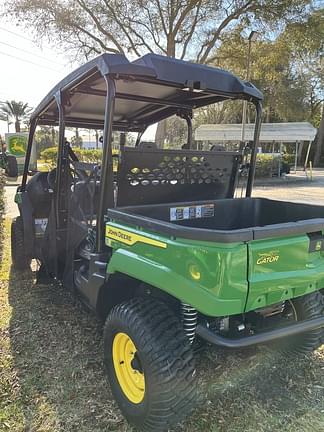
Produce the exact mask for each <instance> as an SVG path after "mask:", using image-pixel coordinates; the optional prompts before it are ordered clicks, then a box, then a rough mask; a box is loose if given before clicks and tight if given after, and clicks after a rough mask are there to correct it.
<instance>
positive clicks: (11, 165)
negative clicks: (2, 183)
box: [5, 155, 18, 177]
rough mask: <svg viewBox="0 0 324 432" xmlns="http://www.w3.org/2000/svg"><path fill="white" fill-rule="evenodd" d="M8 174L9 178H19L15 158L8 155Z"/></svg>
mask: <svg viewBox="0 0 324 432" xmlns="http://www.w3.org/2000/svg"><path fill="white" fill-rule="evenodd" d="M6 158H7V163H6V169H5V171H6V174H7V176H8V177H18V164H17V159H16V158H15V156H12V155H7V156H6Z"/></svg>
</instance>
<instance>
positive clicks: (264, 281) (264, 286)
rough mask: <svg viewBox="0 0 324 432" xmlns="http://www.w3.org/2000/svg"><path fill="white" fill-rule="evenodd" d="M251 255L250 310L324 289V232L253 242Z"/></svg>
mask: <svg viewBox="0 0 324 432" xmlns="http://www.w3.org/2000/svg"><path fill="white" fill-rule="evenodd" d="M248 256H249V265H248V281H249V292H248V298H247V304H246V311H250V310H254V309H257V308H261V307H264V306H267V305H270V304H274V303H278V302H280V301H282V300H287V299H289V298H293V297H298V296H301V295H304V294H307V293H309V292H312V291H316V290H317V289H320V288H323V287H324V236H323V233H312V234H302V235H298V236H294V237H285V238H273V239H263V240H253V241H251V242H249V244H248Z"/></svg>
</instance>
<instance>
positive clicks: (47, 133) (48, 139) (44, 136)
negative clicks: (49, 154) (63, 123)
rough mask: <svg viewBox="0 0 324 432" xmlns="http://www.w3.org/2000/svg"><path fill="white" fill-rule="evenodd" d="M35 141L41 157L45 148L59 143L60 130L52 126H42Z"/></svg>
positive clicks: (38, 129) (38, 154)
mask: <svg viewBox="0 0 324 432" xmlns="http://www.w3.org/2000/svg"><path fill="white" fill-rule="evenodd" d="M34 141H35V144H36V149H37V157H39V156H40V154H41V152H42V151H43V150H45V149H47V148H50V147H55V146H57V145H58V131H57V130H55V128H54V127H52V126H41V127H39V128H37V130H36V133H35V137H34Z"/></svg>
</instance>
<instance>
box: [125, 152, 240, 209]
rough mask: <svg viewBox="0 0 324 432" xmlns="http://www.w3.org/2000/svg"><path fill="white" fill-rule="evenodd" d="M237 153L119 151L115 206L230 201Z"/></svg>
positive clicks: (234, 183) (235, 178)
mask: <svg viewBox="0 0 324 432" xmlns="http://www.w3.org/2000/svg"><path fill="white" fill-rule="evenodd" d="M241 160H242V156H241V154H240V153H238V152H220V151H219V152H210V151H198V150H187V149H186V150H184V149H181V150H164V149H158V148H141V147H122V148H121V157H120V164H119V167H118V174H117V181H118V195H117V206H129V205H141V204H158V203H161V204H162V203H167V202H185V201H198V200H214V199H220V198H231V197H233V195H234V190H235V186H236V181H237V173H238V168H239V164H240V163H241Z"/></svg>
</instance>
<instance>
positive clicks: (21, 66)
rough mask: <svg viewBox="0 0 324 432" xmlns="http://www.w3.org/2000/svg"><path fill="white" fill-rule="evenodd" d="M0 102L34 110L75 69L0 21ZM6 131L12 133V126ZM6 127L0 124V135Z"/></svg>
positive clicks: (47, 47) (56, 55) (11, 26)
mask: <svg viewBox="0 0 324 432" xmlns="http://www.w3.org/2000/svg"><path fill="white" fill-rule="evenodd" d="M0 62H1V63H0V64H1V66H0V101H1V102H3V101H6V100H13V99H14V100H17V101H23V102H27V103H28V104H29V105H30V106H31V107H36V106H37V105H38V103H39V102H40V101H41V100H42V99H43V97H45V96H46V94H47V93H48V92H49V91H50V90H51V88H52V87H54V85H56V84H57V83H58V82H59V81H60V80H61V79H63V78H64V77H65V76H66V75H67V74H68V73H69V72H71V71H72V70H73V69H75V68H76V67H77V65H76V64H74V65H71V63H70V60H69V59H68V58H67V57H64V56H63V55H60V54H59V53H58V52H56V51H54V50H53V49H52V48H50V47H49V46H48V45H46V44H44V45H43V46H42V48H40V47H38V46H36V44H35V43H34V42H33V41H32V35H30V34H28V32H26V31H25V30H24V29H23V28H22V27H19V26H17V25H16V24H15V23H12V22H10V23H8V21H6V20H5V19H1V18H0ZM10 131H11V132H14V128H13V125H11V127H10ZM5 132H7V124H6V123H5V122H1V121H0V134H1V135H3V134H4V133H5Z"/></svg>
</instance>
